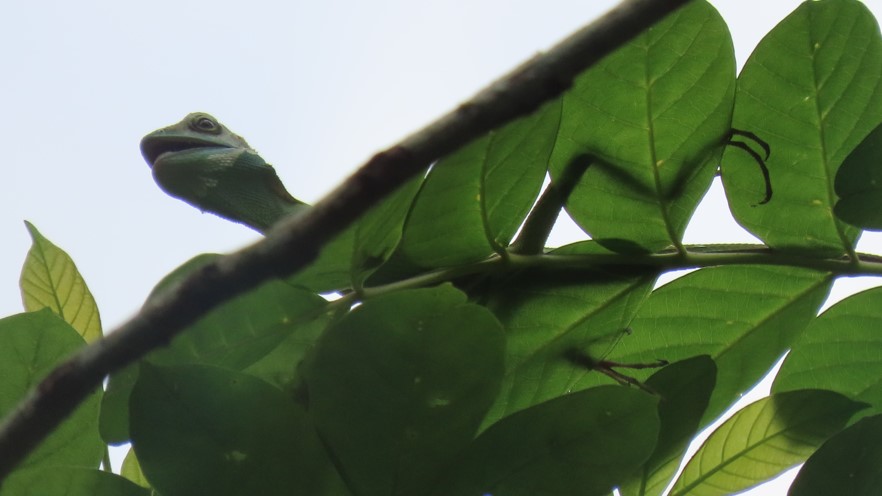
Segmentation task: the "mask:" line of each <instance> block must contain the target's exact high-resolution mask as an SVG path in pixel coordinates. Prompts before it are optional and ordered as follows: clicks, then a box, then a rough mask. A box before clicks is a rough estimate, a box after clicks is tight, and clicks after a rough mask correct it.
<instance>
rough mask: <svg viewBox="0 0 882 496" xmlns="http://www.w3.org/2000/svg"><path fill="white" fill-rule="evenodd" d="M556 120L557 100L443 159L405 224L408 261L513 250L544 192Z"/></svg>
mask: <svg viewBox="0 0 882 496" xmlns="http://www.w3.org/2000/svg"><path fill="white" fill-rule="evenodd" d="M559 115H560V103H559V102H553V103H551V104H548V105H545V106H544V107H542V108H541V109H539V110H538V111H536V112H535V113H533V114H532V115H530V116H527V117H524V118H522V119H519V120H517V121H514V122H512V123H510V124H508V125H506V126H505V127H503V128H502V129H499V130H496V131H493V132H491V133H489V134H488V135H487V136H485V137H483V138H481V139H478V140H476V141H473V142H472V143H470V144H469V145H467V146H465V147H463V148H462V149H460V150H459V151H457V152H455V153H453V154H451V155H449V156H447V157H444V158H442V159H441V160H439V161H438V163H437V164H435V165H434V166H433V167H432V170H431V171H430V172H429V174H428V176H427V177H426V181H425V182H424V183H423V187H422V189H421V190H420V192H419V194H418V195H417V198H416V200H415V201H414V205H413V209H412V211H411V212H410V216H409V217H408V219H407V224H406V226H405V230H404V238H403V240H402V244H401V250H402V253H403V254H404V256H406V258H408V259H409V260H411V261H413V262H414V263H415V264H417V265H420V266H423V267H441V266H448V265H457V264H463V263H468V262H476V261H478V260H481V259H483V258H485V257H487V256H488V255H490V254H491V253H493V251H494V250H500V249H501V247H504V246H506V245H508V243H509V242H510V241H511V238H512V237H513V236H514V234H515V232H516V231H517V229H518V227H519V226H520V225H521V222H522V221H523V220H524V216H526V214H527V212H528V211H529V210H530V207H531V206H532V205H533V202H534V201H535V200H536V196H537V195H538V194H539V190H540V188H541V187H542V181H543V180H544V179H545V171H546V169H547V168H548V159H549V156H550V155H551V149H552V146H553V145H554V139H555V135H556V133H557V126H558V123H559ZM439 233H443V235H442V236H439Z"/></svg>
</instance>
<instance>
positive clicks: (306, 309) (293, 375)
mask: <svg viewBox="0 0 882 496" xmlns="http://www.w3.org/2000/svg"><path fill="white" fill-rule="evenodd" d="M215 257H216V255H211V254H206V255H200V256H198V257H195V258H193V259H191V260H189V261H188V262H186V263H184V264H183V265H182V266H180V267H178V268H177V269H175V270H174V271H173V272H172V273H171V274H169V275H168V276H166V277H165V278H164V279H163V280H162V281H160V283H159V284H158V285H157V286H156V288H155V289H154V290H153V292H152V293H151V295H150V298H156V296H157V295H158V294H160V293H161V292H163V291H165V290H167V288H169V287H171V286H172V285H173V284H175V283H176V282H177V281H180V280H182V279H183V278H184V277H185V276H186V275H187V274H189V273H191V272H193V271H194V270H198V269H199V267H201V266H203V265H204V264H205V263H208V262H209V261H211V260H212V259H213V258H215ZM326 305H327V302H326V301H325V300H324V299H323V298H321V297H320V296H317V295H315V294H313V293H311V292H309V291H306V290H304V289H301V288H299V287H294V286H291V285H290V284H288V283H286V282H284V281H280V280H271V281H269V282H267V283H264V284H263V285H261V286H259V287H257V288H256V289H254V290H251V291H249V292H247V293H245V294H242V295H240V296H238V297H236V298H233V299H232V300H229V301H228V302H226V303H224V304H223V305H221V306H219V307H217V308H215V309H214V310H212V311H211V312H209V313H208V314H206V315H205V316H204V317H202V318H201V319H199V320H198V321H197V322H196V323H195V324H192V325H191V326H190V327H188V328H187V329H186V330H185V331H184V332H183V333H181V334H180V335H178V336H177V337H176V338H175V339H174V340H172V342H171V343H170V344H169V345H168V346H167V347H165V348H161V349H159V350H157V351H154V352H152V353H150V354H149V355H147V357H146V360H148V361H150V362H151V363H154V364H159V365H181V364H204V365H217V366H221V367H226V368H229V369H233V370H239V371H249V372H252V373H253V375H255V376H257V377H261V378H265V379H266V380H268V381H269V382H271V383H273V384H274V385H276V386H278V387H280V388H289V387H293V384H294V383H296V382H297V381H298V379H299V375H298V374H297V365H298V363H299V362H300V359H301V358H302V357H303V355H304V354H305V352H306V350H307V349H309V348H310V347H312V343H313V341H314V340H315V339H316V337H318V335H319V334H320V333H321V332H322V330H323V329H324V328H325V326H327V322H328V319H329V316H328V315H327V314H326V312H325V308H326ZM137 377H138V371H137V365H132V366H129V367H126V368H124V369H122V370H121V371H119V372H117V373H115V374H113V375H112V376H111V378H110V380H109V382H108V387H107V395H106V398H105V400H104V401H103V402H102V405H101V434H102V436H103V438H104V440H105V441H106V442H108V443H111V444H120V443H124V442H126V441H128V440H129V427H128V421H129V414H128V410H129V395H130V394H131V390H132V387H133V386H134V384H135V380H136V379H137Z"/></svg>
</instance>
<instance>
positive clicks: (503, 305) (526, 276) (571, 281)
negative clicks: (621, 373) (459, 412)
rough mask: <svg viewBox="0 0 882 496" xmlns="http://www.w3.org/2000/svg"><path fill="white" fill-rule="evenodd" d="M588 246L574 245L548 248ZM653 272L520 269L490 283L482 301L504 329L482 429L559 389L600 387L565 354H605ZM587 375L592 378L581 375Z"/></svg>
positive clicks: (587, 246) (600, 380) (597, 378)
mask: <svg viewBox="0 0 882 496" xmlns="http://www.w3.org/2000/svg"><path fill="white" fill-rule="evenodd" d="M596 246H597V245H596V243H590V242H589V243H579V244H575V245H570V246H566V247H563V248H560V249H558V250H555V251H554V253H555V254H574V253H582V252H585V251H588V250H592V249H595V248H594V247H596ZM655 277H656V273H655V272H648V273H647V272H645V271H644V272H633V271H632V272H627V271H618V272H617V271H615V270H612V269H610V270H602V269H592V270H587V269H586V270H571V269H570V270H565V271H548V270H544V271H538V270H535V271H534V270H527V271H522V272H519V273H517V274H515V275H514V276H511V277H507V278H504V279H502V280H500V281H498V282H497V283H496V284H495V287H494V288H493V289H492V290H491V291H490V292H489V295H488V296H487V300H488V301H487V303H486V304H487V307H488V308H489V309H490V310H491V311H493V313H494V314H495V315H496V316H497V318H498V319H499V320H500V321H501V322H502V324H503V326H504V327H505V329H506V335H507V337H506V343H507V346H506V360H505V369H506V372H505V377H504V379H503V382H502V390H501V392H500V394H499V396H498V397H497V398H496V402H495V403H494V405H493V408H492V409H491V411H490V413H489V414H488V415H487V418H486V419H485V420H484V426H485V427H486V426H487V425H489V424H491V423H493V422H495V421H496V420H498V419H500V418H501V417H503V416H505V415H508V414H510V413H512V412H515V411H518V410H521V409H523V408H527V407H529V406H532V405H535V404H537V403H540V402H542V401H546V400H548V399H551V398H554V397H557V396H560V395H561V394H564V393H567V392H571V391H577V390H579V389H586V388H588V387H593V386H596V385H599V384H604V383H606V384H608V383H609V381H610V380H609V379H608V378H606V377H605V376H601V375H600V374H597V373H593V374H592V373H591V372H590V371H587V370H584V369H580V368H578V367H576V366H574V365H573V364H572V363H570V362H569V361H568V360H566V358H565V354H566V353H567V352H568V351H569V350H572V349H578V350H582V351H585V352H586V353H588V354H589V355H594V356H600V355H602V354H603V353H605V352H607V351H609V349H610V348H611V347H612V346H614V345H615V344H616V343H617V342H618V341H619V340H620V339H623V336H624V335H625V332H626V331H625V329H626V328H627V327H628V325H629V324H630V322H631V318H632V317H633V316H634V314H635V312H636V311H637V308H638V307H639V305H640V304H641V303H642V302H643V301H644V298H645V297H646V295H647V294H648V293H649V290H650V289H651V288H652V283H653V282H654V281H655ZM587 375H590V376H592V379H594V380H593V381H585V380H583V379H584V378H585V376H587Z"/></svg>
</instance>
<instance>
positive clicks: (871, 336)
mask: <svg viewBox="0 0 882 496" xmlns="http://www.w3.org/2000/svg"><path fill="white" fill-rule="evenodd" d="M880 322H882V288H874V289H870V290H867V291H863V292H861V293H858V294H856V295H853V296H851V297H849V298H846V299H844V300H842V301H840V302H839V303H837V304H835V305H833V306H832V307H830V308H829V309H828V310H827V311H826V312H824V313H823V314H821V316H820V317H818V318H817V319H814V320H813V321H812V323H811V324H809V326H808V328H806V330H805V331H804V332H803V333H802V335H801V336H800V337H799V339H797V340H796V342H794V343H793V347H792V349H791V350H790V353H789V354H788V355H787V358H786V359H785V360H784V364H783V365H782V366H781V370H780V371H779V372H778V375H777V376H776V377H775V383H774V384H773V385H772V390H773V391H776V392H782V391H791V390H794V389H809V388H819V389H829V390H831V391H836V392H838V393H841V394H844V395H845V396H848V397H849V398H853V399H856V400H859V401H864V402H866V403H869V404H870V405H872V407H871V409H869V410H868V411H865V412H862V414H871V413H879V412H882V360H880V359H882V355H880V350H882V334H880V333H879V323H880Z"/></svg>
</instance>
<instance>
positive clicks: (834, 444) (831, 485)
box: [787, 415, 882, 496]
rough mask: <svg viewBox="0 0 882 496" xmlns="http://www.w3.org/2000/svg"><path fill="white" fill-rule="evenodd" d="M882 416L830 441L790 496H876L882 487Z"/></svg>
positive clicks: (801, 473) (814, 457) (806, 468)
mask: <svg viewBox="0 0 882 496" xmlns="http://www.w3.org/2000/svg"><path fill="white" fill-rule="evenodd" d="M879 467H882V415H876V416H873V417H867V418H864V419H861V420H860V421H858V422H857V423H856V424H854V425H852V426H851V427H849V428H847V429H845V430H844V431H842V432H840V433H839V434H837V435H835V436H833V437H832V438H830V439H828V440H827V442H825V443H824V444H823V445H822V446H821V448H820V449H818V451H816V452H815V454H813V455H812V456H811V457H809V459H808V460H807V461H806V462H805V465H803V466H802V468H801V469H800V470H799V474H798V475H797V476H796V480H794V481H793V485H792V486H790V492H789V493H787V494H788V495H789V496H829V495H831V494H847V495H848V496H876V495H878V494H879V488H880V487H882V471H880V470H879Z"/></svg>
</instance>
